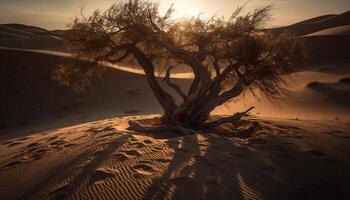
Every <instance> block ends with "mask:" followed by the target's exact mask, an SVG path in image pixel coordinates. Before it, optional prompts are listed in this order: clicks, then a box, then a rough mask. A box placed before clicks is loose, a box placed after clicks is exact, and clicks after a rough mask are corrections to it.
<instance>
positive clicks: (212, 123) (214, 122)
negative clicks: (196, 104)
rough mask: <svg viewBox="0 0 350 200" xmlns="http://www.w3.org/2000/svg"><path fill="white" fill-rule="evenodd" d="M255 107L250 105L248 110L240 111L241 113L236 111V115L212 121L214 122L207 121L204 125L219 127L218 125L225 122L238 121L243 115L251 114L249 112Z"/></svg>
mask: <svg viewBox="0 0 350 200" xmlns="http://www.w3.org/2000/svg"><path fill="white" fill-rule="evenodd" d="M253 109H254V107H250V108H249V109H247V110H246V111H244V112H240V113H235V114H234V115H232V116H230V117H224V118H221V119H218V120H215V121H212V122H208V123H205V124H204V127H206V128H215V127H217V126H219V125H221V124H224V123H229V122H230V123H235V122H238V121H239V120H241V118H242V117H244V116H246V115H249V112H250V111H251V110H253Z"/></svg>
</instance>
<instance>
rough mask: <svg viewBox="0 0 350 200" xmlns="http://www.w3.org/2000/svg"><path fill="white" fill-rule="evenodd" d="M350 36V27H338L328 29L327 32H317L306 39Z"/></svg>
mask: <svg viewBox="0 0 350 200" xmlns="http://www.w3.org/2000/svg"><path fill="white" fill-rule="evenodd" d="M349 35H350V25H345V26H337V27H332V28H328V29H325V30H321V31H317V32H315V33H311V34H308V35H306V36H305V37H310V36H349Z"/></svg>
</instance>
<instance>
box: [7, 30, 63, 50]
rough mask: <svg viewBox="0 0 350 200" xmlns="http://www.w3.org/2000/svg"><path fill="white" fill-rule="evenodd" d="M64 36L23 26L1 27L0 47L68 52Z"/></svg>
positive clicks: (55, 32)
mask: <svg viewBox="0 0 350 200" xmlns="http://www.w3.org/2000/svg"><path fill="white" fill-rule="evenodd" d="M63 35H64V34H63V33H62V32H61V33H59V32H57V31H48V30H45V29H42V28H39V27H34V26H27V25H21V24H2V25H0V46H2V47H12V48H24V49H42V50H55V51H66V47H65V45H64V40H63V39H62V38H63V37H62V36H63Z"/></svg>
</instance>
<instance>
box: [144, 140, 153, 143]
mask: <svg viewBox="0 0 350 200" xmlns="http://www.w3.org/2000/svg"><path fill="white" fill-rule="evenodd" d="M143 142H144V143H145V144H152V143H153V142H152V141H151V140H144V141H143Z"/></svg>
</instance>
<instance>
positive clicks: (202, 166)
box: [0, 115, 350, 199]
mask: <svg viewBox="0 0 350 200" xmlns="http://www.w3.org/2000/svg"><path fill="white" fill-rule="evenodd" d="M153 117H157V116H155V115H150V116H140V117H129V118H127V117H124V118H113V119H108V120H101V121H96V122H90V123H85V124H80V125H77V126H71V127H65V128H60V129H57V130H51V131H47V132H42V133H36V134H32V135H28V136H26V137H19V138H14V139H11V140H6V141H2V142H1V145H0V167H1V170H0V182H1V183H6V184H2V187H1V188H0V197H1V199H66V198H67V199H334V198H336V199H346V198H347V197H349V195H350V192H349V191H350V184H349V182H348V180H349V178H350V173H349V171H348V170H349V164H350V163H349V160H348V155H349V153H350V146H349V144H350V143H349V142H350V132H349V130H350V123H349V122H338V121H302V120H277V119H266V118H264V119H260V118H251V119H249V120H250V121H258V122H259V123H260V127H261V129H259V130H258V131H256V132H254V133H241V134H240V138H237V137H232V133H230V134H220V135H218V134H214V133H212V134H211V133H197V134H194V135H188V136H177V135H174V134H166V135H164V134H163V135H144V134H141V133H135V132H130V131H128V130H126V128H127V127H128V125H127V121H128V120H130V119H134V120H135V119H148V118H153Z"/></svg>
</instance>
